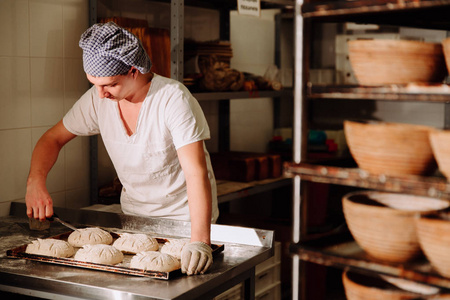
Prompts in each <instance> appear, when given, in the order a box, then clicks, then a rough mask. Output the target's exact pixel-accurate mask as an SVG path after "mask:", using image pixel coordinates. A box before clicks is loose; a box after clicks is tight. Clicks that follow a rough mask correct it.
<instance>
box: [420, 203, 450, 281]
mask: <svg viewBox="0 0 450 300" xmlns="http://www.w3.org/2000/svg"><path fill="white" fill-rule="evenodd" d="M415 221H416V230H417V235H418V237H419V242H420V246H421V247H422V251H423V252H424V253H425V256H426V257H427V258H428V260H429V261H430V263H431V265H432V266H433V267H434V268H435V269H436V271H437V272H438V273H439V274H441V275H442V276H445V277H448V278H450V212H449V211H448V210H447V211H446V212H445V213H444V212H442V213H440V214H433V215H428V216H426V215H423V216H421V217H420V218H416V220H415Z"/></svg>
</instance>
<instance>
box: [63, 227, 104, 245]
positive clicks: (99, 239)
mask: <svg viewBox="0 0 450 300" xmlns="http://www.w3.org/2000/svg"><path fill="white" fill-rule="evenodd" d="M112 241H113V238H112V236H111V234H110V233H109V232H108V231H105V230H103V229H100V228H98V227H90V228H80V229H77V230H75V231H74V232H72V233H71V234H70V235H69V238H68V242H69V244H71V245H72V246H74V247H83V246H84V245H96V244H105V245H109V244H111V243H112Z"/></svg>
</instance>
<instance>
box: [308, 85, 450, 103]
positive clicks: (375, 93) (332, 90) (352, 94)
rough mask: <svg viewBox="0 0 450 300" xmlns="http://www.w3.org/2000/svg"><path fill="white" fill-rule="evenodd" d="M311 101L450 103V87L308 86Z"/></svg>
mask: <svg viewBox="0 0 450 300" xmlns="http://www.w3.org/2000/svg"><path fill="white" fill-rule="evenodd" d="M307 97H308V98H309V99H342V100H349V99H350V100H386V101H412V102H417V101H419V102H440V103H446V102H449V101H450V86H449V85H447V84H434V85H418V84H409V85H389V86H373V87H370V86H357V85H354V86H351V85H313V84H311V83H309V84H308V90H307Z"/></svg>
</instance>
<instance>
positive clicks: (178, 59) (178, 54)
mask: <svg viewBox="0 0 450 300" xmlns="http://www.w3.org/2000/svg"><path fill="white" fill-rule="evenodd" d="M170 5H171V9H170V15H171V19H170V27H171V28H170V49H171V52H170V62H171V63H170V75H171V78H172V79H175V80H178V81H180V82H183V59H184V58H183V56H184V46H183V43H184V27H183V24H184V0H171V1H170Z"/></svg>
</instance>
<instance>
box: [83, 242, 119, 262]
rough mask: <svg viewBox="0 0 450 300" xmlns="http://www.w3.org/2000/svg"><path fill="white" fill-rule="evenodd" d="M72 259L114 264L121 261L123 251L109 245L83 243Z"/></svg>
mask: <svg viewBox="0 0 450 300" xmlns="http://www.w3.org/2000/svg"><path fill="white" fill-rule="evenodd" d="M74 259H75V260H79V261H86V262H92V263H97V264H105V265H115V264H118V263H120V262H122V260H123V253H122V252H121V251H120V250H119V249H117V248H115V247H113V246H111V245H105V244H96V245H85V246H83V248H81V249H80V250H78V251H77V253H76V254H75V256H74Z"/></svg>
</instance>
